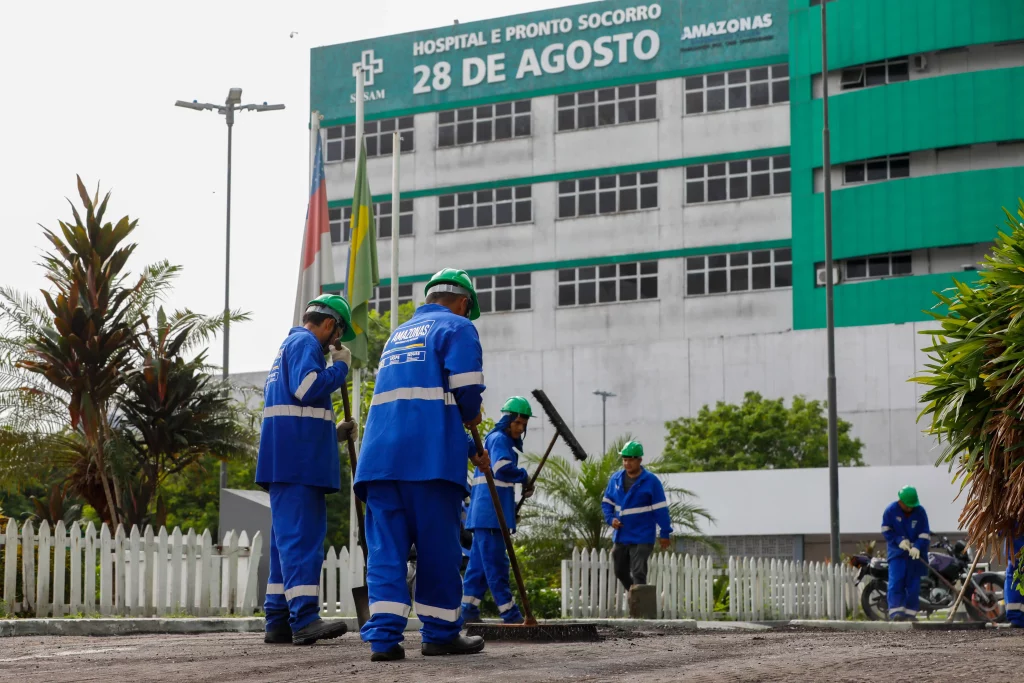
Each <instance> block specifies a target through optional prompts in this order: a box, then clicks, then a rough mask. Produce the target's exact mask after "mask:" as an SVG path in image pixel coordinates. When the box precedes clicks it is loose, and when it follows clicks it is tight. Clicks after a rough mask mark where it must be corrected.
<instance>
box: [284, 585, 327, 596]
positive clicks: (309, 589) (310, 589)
mask: <svg viewBox="0 0 1024 683" xmlns="http://www.w3.org/2000/svg"><path fill="white" fill-rule="evenodd" d="M318 595H320V584H316V585H315V586H292V587H291V588H287V589H285V591H284V599H285V600H292V599H294V598H307V597H311V598H315V597H316V596H318Z"/></svg>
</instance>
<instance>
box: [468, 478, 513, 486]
mask: <svg viewBox="0 0 1024 683" xmlns="http://www.w3.org/2000/svg"><path fill="white" fill-rule="evenodd" d="M480 485H483V486H487V477H473V481H472V486H480ZM494 485H495V486H497V487H498V488H515V484H513V483H512V482H510V481H501V480H500V479H495V480H494Z"/></svg>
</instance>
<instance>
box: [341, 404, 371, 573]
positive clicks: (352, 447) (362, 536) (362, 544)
mask: <svg viewBox="0 0 1024 683" xmlns="http://www.w3.org/2000/svg"><path fill="white" fill-rule="evenodd" d="M341 404H342V406H343V408H344V410H345V421H346V422H351V421H352V405H351V400H350V399H349V397H348V391H347V388H344V389H342V391H341ZM358 427H359V426H358V425H356V428H357V429H358ZM346 441H347V442H348V464H349V468H350V469H351V470H352V483H353V486H354V484H355V480H356V464H357V462H356V442H355V439H354V438H353V436H352V432H349V433H348V439H346ZM350 495H353V496H354V495H356V492H355V488H354V487H353V489H352V492H351V494H350ZM356 523H357V524H358V525H359V540H358V542H359V548H360V550H362V551H363V578H364V579H365V578H366V559H367V555H366V525H365V523H364V521H363V501H361V500H359V498H356Z"/></svg>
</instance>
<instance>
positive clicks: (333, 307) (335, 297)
mask: <svg viewBox="0 0 1024 683" xmlns="http://www.w3.org/2000/svg"><path fill="white" fill-rule="evenodd" d="M310 312H313V313H324V314H326V315H329V316H331V317H332V318H334V320H335V321H336V322H337V323H338V324H340V325H343V326H344V328H345V329H344V330H343V331H342V333H341V341H343V342H347V341H352V340H353V339H355V338H356V331H355V329H354V328H353V327H352V309H350V308H349V306H348V302H347V301H345V297H343V296H341V295H339V294H321V295H320V296H318V297H317V298H315V299H313V300H312V301H310V302H309V303H308V304H306V313H310Z"/></svg>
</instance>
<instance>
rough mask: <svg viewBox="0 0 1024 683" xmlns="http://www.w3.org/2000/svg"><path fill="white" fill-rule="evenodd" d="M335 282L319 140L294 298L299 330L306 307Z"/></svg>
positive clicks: (325, 184)
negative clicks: (297, 285)
mask: <svg viewBox="0 0 1024 683" xmlns="http://www.w3.org/2000/svg"><path fill="white" fill-rule="evenodd" d="M332 282H334V257H333V256H332V252H331V225H330V221H329V219H328V215H327V182H326V180H325V178H324V157H323V148H322V145H321V143H320V136H319V135H317V136H316V154H315V155H314V159H313V182H312V183H311V184H310V188H309V206H308V208H307V209H306V230H305V233H304V234H303V235H302V261H301V263H300V265H299V290H298V292H297V293H296V295H295V319H294V324H295V325H296V326H298V325H301V324H302V314H303V313H304V312H305V311H306V304H307V303H309V302H310V301H312V300H313V299H315V298H317V297H318V296H320V295H321V294H323V286H324V285H326V284H331V283H332Z"/></svg>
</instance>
